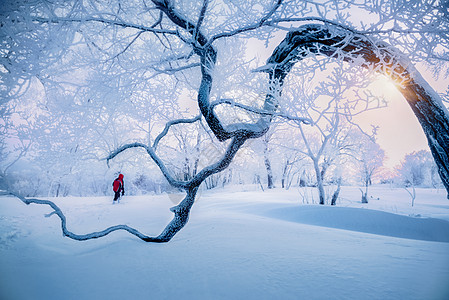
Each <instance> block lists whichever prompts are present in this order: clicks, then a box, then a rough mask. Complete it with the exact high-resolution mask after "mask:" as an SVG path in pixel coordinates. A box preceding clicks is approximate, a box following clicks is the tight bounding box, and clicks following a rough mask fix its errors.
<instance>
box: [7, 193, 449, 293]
mask: <svg viewBox="0 0 449 300" xmlns="http://www.w3.org/2000/svg"><path fill="white" fill-rule="evenodd" d="M371 194H372V195H373V197H374V198H377V197H379V198H380V199H379V200H374V199H372V200H370V203H368V204H367V205H365V204H361V203H360V192H359V191H358V189H357V188H351V187H344V188H343V189H342V193H341V197H342V199H341V201H340V203H338V206H337V207H330V206H324V207H323V206H319V205H316V204H311V203H309V204H303V203H302V199H301V198H300V196H299V192H298V190H296V189H291V190H289V191H285V190H281V189H275V190H270V191H265V192H262V191H259V190H257V189H256V188H254V187H240V186H235V187H228V188H225V189H215V190H212V191H203V192H202V194H201V197H200V198H199V199H198V201H197V203H195V206H194V208H193V210H192V214H191V217H190V221H189V223H188V224H187V225H186V227H185V228H184V229H183V230H181V231H180V232H179V233H178V234H177V235H176V236H175V237H174V239H173V240H172V241H171V242H169V243H167V244H147V243H144V242H142V241H140V240H138V239H137V238H135V237H134V236H131V235H130V234H128V233H125V232H114V233H112V234H110V235H109V236H107V237H105V238H101V239H98V240H90V241H85V242H78V241H73V240H70V239H68V238H64V237H62V234H61V229H60V221H59V219H58V218H57V217H56V216H51V217H48V218H46V217H45V216H44V215H45V214H48V213H50V212H51V209H50V208H49V207H45V206H38V205H30V206H26V205H25V204H23V203H21V202H20V200H18V199H14V198H11V197H2V198H0V257H1V258H0V270H1V271H0V274H1V281H0V282H1V283H0V299H176V298H181V297H182V298H184V299H448V298H449V297H448V296H449V286H448V284H447V283H448V282H449V238H448V237H449V225H448V224H449V201H448V200H447V199H446V198H445V197H446V196H445V194H444V192H443V191H436V190H424V189H423V190H421V189H420V190H417V198H416V200H415V206H414V207H413V208H412V207H411V200H410V198H409V196H408V194H407V192H406V191H404V190H398V189H389V188H387V187H377V188H373V189H372V190H371ZM110 198H111V197H96V198H70V197H67V198H58V199H52V200H54V201H55V202H56V203H57V204H58V205H59V206H60V207H61V209H62V210H63V211H64V213H65V214H66V217H67V220H68V228H69V230H71V231H73V232H75V233H87V232H91V231H96V230H102V229H104V228H106V227H108V226H111V225H116V224H127V225H130V226H134V227H135V228H136V229H138V230H140V231H142V232H143V233H145V234H149V235H157V234H159V232H160V231H161V230H162V228H164V226H165V225H166V224H167V223H168V222H169V220H170V219H171V212H170V211H169V207H171V206H173V203H172V202H171V201H170V199H169V197H168V196H167V195H160V196H139V197H131V196H125V198H124V199H123V200H122V203H120V204H118V205H112V204H111V199H112V198H111V199H110ZM417 216H419V217H417Z"/></svg>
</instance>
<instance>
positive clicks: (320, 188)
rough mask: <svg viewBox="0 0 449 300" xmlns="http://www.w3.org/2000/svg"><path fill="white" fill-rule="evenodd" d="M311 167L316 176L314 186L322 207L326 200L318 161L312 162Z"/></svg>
mask: <svg viewBox="0 0 449 300" xmlns="http://www.w3.org/2000/svg"><path fill="white" fill-rule="evenodd" d="M313 167H314V169H315V174H316V186H317V189H318V196H319V197H320V204H321V205H324V201H325V200H326V193H325V192H324V187H323V178H322V177H321V170H320V166H319V165H318V160H316V159H314V160H313Z"/></svg>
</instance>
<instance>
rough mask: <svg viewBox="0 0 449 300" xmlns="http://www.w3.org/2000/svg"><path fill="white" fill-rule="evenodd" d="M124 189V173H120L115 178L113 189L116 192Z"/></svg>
mask: <svg viewBox="0 0 449 300" xmlns="http://www.w3.org/2000/svg"><path fill="white" fill-rule="evenodd" d="M123 189H124V184H123V174H120V175H118V178H116V179H115V180H114V183H113V184H112V190H113V191H114V192H120V191H122V190H123Z"/></svg>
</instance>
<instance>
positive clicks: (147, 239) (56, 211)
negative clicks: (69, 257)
mask: <svg viewBox="0 0 449 300" xmlns="http://www.w3.org/2000/svg"><path fill="white" fill-rule="evenodd" d="M3 195H11V196H14V197H16V198H19V199H20V200H21V201H22V202H23V203H25V204H26V205H30V204H32V203H33V204H41V205H48V206H50V207H51V208H52V209H53V210H54V211H53V212H52V213H50V214H49V215H48V216H50V215H53V214H56V215H57V216H58V217H59V219H60V220H61V229H62V234H63V236H66V237H68V238H71V239H73V240H77V241H86V240H91V239H97V238H101V237H104V236H106V235H108V234H110V233H112V232H114V231H118V230H124V231H127V232H129V233H130V234H132V235H135V236H136V237H138V238H140V239H141V240H143V241H145V242H154V243H162V242H166V240H165V239H164V236H159V237H150V236H147V235H145V234H143V233H141V232H139V231H138V230H136V229H134V228H132V227H129V226H128V225H115V226H111V227H108V228H106V229H105V230H102V231H98V232H92V233H88V234H76V233H73V232H71V231H70V230H68V229H67V220H66V217H65V215H64V213H63V212H62V210H61V209H60V208H59V207H58V206H57V205H56V204H55V203H54V202H52V201H49V200H41V199H34V198H31V199H27V198H25V197H22V196H20V195H17V194H14V193H5V194H3Z"/></svg>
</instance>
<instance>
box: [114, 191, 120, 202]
mask: <svg viewBox="0 0 449 300" xmlns="http://www.w3.org/2000/svg"><path fill="white" fill-rule="evenodd" d="M114 193H115V195H114V201H117V200H118V199H119V198H120V191H118V192H114Z"/></svg>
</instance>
